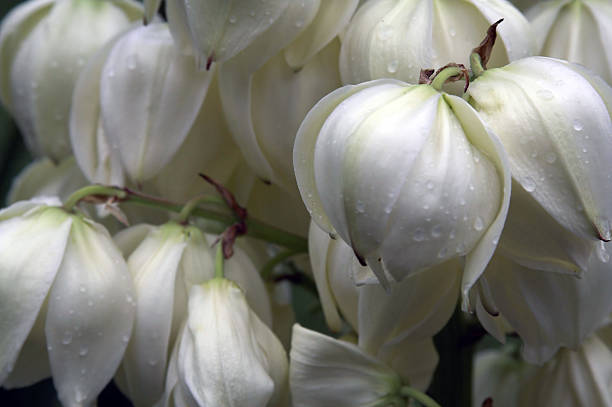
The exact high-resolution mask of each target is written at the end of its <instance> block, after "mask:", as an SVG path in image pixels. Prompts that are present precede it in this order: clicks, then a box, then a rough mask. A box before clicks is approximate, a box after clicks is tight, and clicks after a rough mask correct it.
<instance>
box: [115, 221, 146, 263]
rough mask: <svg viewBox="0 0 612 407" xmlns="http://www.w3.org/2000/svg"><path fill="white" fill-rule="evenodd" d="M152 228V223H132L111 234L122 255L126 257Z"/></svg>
mask: <svg viewBox="0 0 612 407" xmlns="http://www.w3.org/2000/svg"><path fill="white" fill-rule="evenodd" d="M154 229H155V226H152V225H147V224H140V225H134V226H131V227H129V228H126V229H123V230H122V231H120V232H119V233H117V234H116V235H115V236H113V240H114V242H115V244H116V245H117V248H118V249H119V250H121V254H123V257H124V258H126V259H127V258H128V257H130V255H131V254H132V253H133V252H134V250H136V248H138V246H139V245H140V243H142V241H143V240H144V239H145V238H146V237H147V235H148V234H149V233H151V232H152V231H153V230H154Z"/></svg>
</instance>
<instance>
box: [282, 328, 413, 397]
mask: <svg viewBox="0 0 612 407" xmlns="http://www.w3.org/2000/svg"><path fill="white" fill-rule="evenodd" d="M290 360H291V364H290V373H289V382H290V385H291V394H292V398H293V405H294V406H296V407H311V406H337V407H349V406H350V407H358V406H359V407H366V406H372V405H374V403H375V402H377V401H379V400H380V399H381V398H383V397H385V396H386V395H388V394H389V393H392V392H393V391H394V390H395V388H396V387H399V386H401V380H400V378H399V377H398V375H397V374H396V373H395V372H393V371H392V370H391V369H389V368H388V367H387V366H385V365H384V364H383V363H382V362H380V361H378V360H377V359H375V358H373V357H372V356H370V355H368V354H366V353H365V352H363V351H362V350H361V349H360V348H359V347H357V346H356V345H353V344H351V343H348V342H344V341H340V340H337V339H333V338H331V337H329V336H325V335H322V334H320V333H318V332H315V331H311V330H309V329H306V328H302V327H301V326H300V325H298V324H295V325H294V326H293V339H292V342H291V353H290Z"/></svg>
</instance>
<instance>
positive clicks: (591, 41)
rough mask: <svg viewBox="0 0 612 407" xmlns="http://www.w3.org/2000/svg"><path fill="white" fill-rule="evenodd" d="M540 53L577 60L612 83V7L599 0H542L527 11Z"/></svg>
mask: <svg viewBox="0 0 612 407" xmlns="http://www.w3.org/2000/svg"><path fill="white" fill-rule="evenodd" d="M526 16H527V18H528V19H529V21H530V23H531V28H532V31H533V35H534V38H535V40H536V55H544V56H547V57H554V58H560V59H565V60H568V61H570V62H576V63H579V64H582V65H584V66H586V67H587V68H590V69H592V70H593V71H594V72H595V73H597V74H598V75H600V76H601V77H602V78H603V79H604V80H606V81H607V82H608V83H609V84H612V68H611V67H610V63H611V61H612V51H610V47H609V46H608V45H609V44H610V41H612V30H611V29H610V24H611V23H612V6H611V5H610V3H608V2H606V1H597V0H577V1H571V0H555V1H541V2H540V3H539V4H537V5H536V6H534V7H533V8H531V9H529V11H528V12H527V14H526Z"/></svg>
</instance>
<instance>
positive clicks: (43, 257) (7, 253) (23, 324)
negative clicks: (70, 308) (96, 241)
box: [0, 208, 72, 383]
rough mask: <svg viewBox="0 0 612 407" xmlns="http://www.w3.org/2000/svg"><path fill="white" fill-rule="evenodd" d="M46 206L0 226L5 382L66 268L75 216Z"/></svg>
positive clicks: (0, 350) (1, 369)
mask: <svg viewBox="0 0 612 407" xmlns="http://www.w3.org/2000/svg"><path fill="white" fill-rule="evenodd" d="M58 211H61V210H60V209H53V208H51V209H46V210H45V209H44V208H40V209H37V210H35V211H33V212H31V213H30V214H29V215H27V216H25V217H15V218H12V219H3V220H2V221H1V222H0V258H2V262H0V279H1V283H0V315H2V318H0V383H3V382H4V381H5V380H6V378H7V377H8V376H9V374H10V373H11V371H12V369H13V365H14V364H15V362H16V360H17V357H18V356H19V352H20V350H21V348H22V346H23V344H24V342H25V341H26V338H27V337H28V334H29V333H30V330H31V329H32V327H33V325H34V322H35V320H36V318H37V315H38V313H39V310H40V308H41V306H42V304H43V301H44V299H45V298H46V297H47V294H48V292H49V289H50V287H51V284H52V283H53V281H54V279H55V276H56V273H57V272H58V270H59V268H60V264H61V262H62V258H63V257H64V251H65V249H66V242H67V241H68V234H69V232H70V227H71V224H72V221H71V218H70V217H68V216H66V215H65V214H63V213H58Z"/></svg>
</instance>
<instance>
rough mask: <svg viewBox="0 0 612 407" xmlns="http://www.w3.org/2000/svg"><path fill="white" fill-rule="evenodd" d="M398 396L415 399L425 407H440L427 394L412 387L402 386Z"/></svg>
mask: <svg viewBox="0 0 612 407" xmlns="http://www.w3.org/2000/svg"><path fill="white" fill-rule="evenodd" d="M400 394H401V395H402V396H404V397H410V398H412V399H415V400H416V401H418V402H419V403H421V404H422V405H424V406H425V407H440V405H439V404H438V403H437V402H436V401H435V400H434V399H432V398H431V397H429V396H428V395H427V394H425V393H423V392H420V391H418V390H417V389H415V388H414V387H410V386H404V387H402V388H401V389H400Z"/></svg>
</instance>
